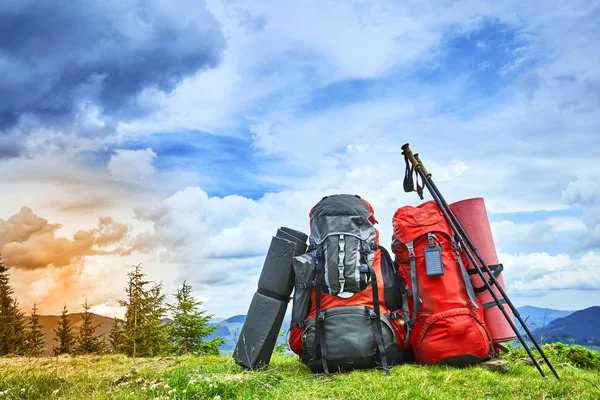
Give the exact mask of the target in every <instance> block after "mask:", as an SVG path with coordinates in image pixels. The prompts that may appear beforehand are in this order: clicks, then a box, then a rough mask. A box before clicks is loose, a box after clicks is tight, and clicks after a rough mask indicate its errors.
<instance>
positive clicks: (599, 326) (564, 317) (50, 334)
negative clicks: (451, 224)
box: [40, 306, 600, 355]
mask: <svg viewBox="0 0 600 400" xmlns="http://www.w3.org/2000/svg"><path fill="white" fill-rule="evenodd" d="M517 309H518V311H519V314H521V317H522V318H523V320H524V321H525V322H526V324H527V326H528V327H529V329H530V330H531V332H532V333H533V334H534V336H536V337H537V338H540V337H543V341H544V343H550V342H556V341H560V342H563V343H581V344H589V343H590V342H591V341H600V307H590V308H586V309H584V310H580V311H565V310H555V309H551V308H541V307H532V306H523V307H518V308H517ZM92 316H93V322H94V324H96V325H100V326H99V327H98V328H97V329H96V333H97V334H98V335H99V336H100V338H101V339H102V340H106V342H107V343H108V336H109V335H110V329H111V326H112V323H113V320H112V318H109V317H105V316H102V315H97V314H92ZM68 318H69V320H70V321H71V324H72V326H73V329H74V330H75V331H77V330H78V329H79V327H80V326H81V322H82V321H81V315H80V314H78V313H77V314H70V315H68ZM59 319H60V316H55V315H41V316H40V322H41V324H42V326H43V331H44V334H45V335H46V349H45V354H46V355H51V354H52V348H53V347H54V346H55V345H56V342H54V340H53V339H54V336H55V335H54V331H53V329H54V328H56V326H57V324H58V321H59ZM244 321H246V316H245V315H235V316H233V317H230V318H227V319H224V318H214V319H213V322H212V323H213V325H216V326H217V329H215V331H214V332H213V333H212V334H211V335H210V336H209V337H208V338H207V339H206V340H210V339H212V338H214V337H217V336H221V337H222V338H223V339H225V343H224V344H223V345H222V346H221V350H223V351H231V350H233V349H234V348H235V345H236V343H237V338H238V336H239V333H240V331H241V330H242V326H243V325H244ZM164 322H167V319H166V320H165V321H164ZM515 323H516V324H517V325H518V323H517V322H516V321H515ZM289 326H290V316H289V315H286V317H285V319H284V321H283V324H282V326H281V330H282V331H284V332H287V330H288V327H289ZM286 340H287V337H285V336H284V337H280V338H279V339H278V343H284V342H286Z"/></svg>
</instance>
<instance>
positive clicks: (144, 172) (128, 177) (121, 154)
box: [108, 148, 156, 183]
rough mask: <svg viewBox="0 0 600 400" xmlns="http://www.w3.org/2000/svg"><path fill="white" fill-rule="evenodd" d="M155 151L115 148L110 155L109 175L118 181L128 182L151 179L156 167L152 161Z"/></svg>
mask: <svg viewBox="0 0 600 400" xmlns="http://www.w3.org/2000/svg"><path fill="white" fill-rule="evenodd" d="M155 158H156V153H155V152H154V151H152V149H149V148H148V149H146V150H121V149H118V150H115V154H113V155H112V156H111V157H110V161H109V162H108V171H109V173H110V175H111V176H112V177H113V178H115V179H117V180H120V181H123V182H129V183H140V182H145V181H147V180H148V179H152V178H153V176H154V174H155V173H156V169H155V168H154V166H153V165H152V162H153V161H154V159H155Z"/></svg>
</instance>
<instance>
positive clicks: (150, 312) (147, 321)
mask: <svg viewBox="0 0 600 400" xmlns="http://www.w3.org/2000/svg"><path fill="white" fill-rule="evenodd" d="M142 310H143V313H144V319H143V324H142V329H141V332H142V337H143V352H142V353H143V355H144V356H146V357H148V356H156V355H159V354H163V353H165V352H167V351H168V347H169V336H168V330H167V326H166V325H165V324H164V323H163V318H164V317H165V314H166V311H167V309H166V307H165V295H164V294H162V284H160V283H159V284H156V283H155V284H154V285H153V286H152V287H150V288H149V289H148V290H146V291H145V292H144V301H143V307H142Z"/></svg>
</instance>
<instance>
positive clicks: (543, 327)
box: [208, 306, 600, 351]
mask: <svg viewBox="0 0 600 400" xmlns="http://www.w3.org/2000/svg"><path fill="white" fill-rule="evenodd" d="M594 308H598V309H599V310H598V311H597V315H598V317H599V318H600V307H591V308H588V309H586V310H591V309H594ZM517 310H518V311H519V314H520V315H521V318H523V320H524V321H525V323H526V324H527V327H528V328H529V330H530V331H531V332H532V333H533V334H534V335H539V334H540V333H541V332H546V331H547V329H549V328H550V327H551V325H550V324H551V323H552V322H554V321H556V320H558V319H564V317H567V316H569V315H571V314H574V312H573V311H565V310H555V309H551V308H541V307H533V306H523V307H518V308H517ZM586 310H582V311H586ZM579 312H581V311H577V312H576V313H579ZM593 313H594V312H592V314H593ZM245 320H246V316H245V315H235V316H233V317H230V318H227V319H224V320H222V321H220V322H218V323H216V325H217V329H216V330H215V331H214V332H213V333H212V335H211V336H210V337H209V338H208V339H212V338H214V337H217V336H221V337H222V338H223V339H225V343H224V344H223V345H222V346H221V350H225V351H229V350H233V349H235V345H236V343H237V338H238V336H239V334H240V331H241V329H242V326H243V325H244V321H245ZM515 324H516V325H517V326H519V324H518V322H517V321H516V319H515ZM584 325H586V324H584ZM289 326H290V316H289V315H287V316H286V317H285V319H284V321H283V324H282V326H281V330H282V331H285V332H287V329H288V327H289ZM552 326H554V325H552ZM519 328H520V326H519ZM588 328H589V329H588ZM594 328H596V329H600V320H598V321H597V322H595V326H594V327H587V326H584V327H583V328H582V332H578V333H577V335H578V336H574V337H584V336H586V335H592V334H593V333H592V332H593V330H594ZM564 329H566V331H565V332H570V330H569V327H568V326H567V327H565V328H564ZM538 331H539V332H538ZM583 332H586V333H583ZM596 337H598V338H600V335H598V336H596ZM286 339H287V338H286V337H280V338H279V339H278V342H279V343H283V342H285V341H286ZM544 341H545V342H548V340H547V339H545V340H544Z"/></svg>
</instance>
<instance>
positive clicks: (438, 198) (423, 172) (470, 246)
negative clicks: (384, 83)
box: [402, 143, 560, 380]
mask: <svg viewBox="0 0 600 400" xmlns="http://www.w3.org/2000/svg"><path fill="white" fill-rule="evenodd" d="M402 150H403V153H402V154H404V155H405V156H406V157H407V159H408V160H409V161H410V162H411V163H412V164H413V166H414V169H415V171H416V173H417V174H418V175H419V176H420V177H421V178H422V180H423V182H424V184H425V185H426V186H427V189H428V190H429V192H430V194H431V196H432V197H433V199H434V200H435V202H436V204H437V206H438V208H439V209H440V211H441V212H442V214H443V215H444V218H445V219H446V221H447V222H448V225H450V228H451V229H452V231H453V232H454V234H455V235H456V238H457V241H458V242H459V243H460V244H461V246H462V247H463V249H464V250H465V253H466V254H467V257H468V258H469V260H470V261H471V264H473V266H474V267H475V270H476V271H477V274H478V275H479V276H480V278H481V279H482V281H483V283H484V285H485V288H486V289H487V290H488V291H489V292H490V294H491V295H492V298H493V299H494V302H495V303H496V305H497V306H498V308H499V309H500V311H501V312H502V314H503V315H504V318H505V319H506V321H507V322H508V324H509V325H510V327H511V328H512V330H513V331H514V333H515V335H516V336H517V338H518V339H519V341H520V342H521V345H522V346H523V348H524V349H525V350H526V351H527V354H528V355H529V357H530V358H531V360H532V361H533V363H534V364H535V366H536V368H537V369H538V371H539V372H540V374H541V375H542V376H543V377H544V378H545V377H546V375H545V374H544V371H543V370H542V368H541V367H540V365H539V363H538V362H537V360H536V359H535V357H534V355H533V353H532V352H531V349H530V348H529V346H528V345H527V343H526V342H525V340H524V339H523V336H522V335H521V334H520V333H519V331H518V329H517V327H516V326H515V324H514V322H513V321H512V319H511V318H510V316H509V315H508V313H507V312H506V310H505V309H504V307H503V306H502V302H501V301H500V299H499V298H498V296H497V294H496V293H495V292H494V290H493V289H492V286H491V284H490V282H489V281H488V280H487V278H486V277H485V276H484V272H483V271H482V269H481V268H482V267H483V269H484V270H485V272H486V273H487V274H488V275H489V276H490V278H491V283H492V284H495V285H496V287H497V288H498V290H499V292H500V294H501V295H502V296H503V298H504V301H505V302H506V304H508V306H509V307H510V309H511V311H513V314H514V315H515V316H516V317H517V319H518V320H519V323H520V324H521V325H522V326H523V328H524V329H525V331H526V333H527V335H528V336H529V338H530V339H531V341H532V342H533V344H534V345H535V347H536V348H537V350H538V351H539V352H540V354H541V355H542V357H543V358H544V361H545V362H546V363H547V364H548V366H549V367H550V369H551V370H552V372H553V373H554V375H555V376H556V378H557V379H559V380H560V377H559V376H558V374H557V373H556V371H555V370H554V368H553V367H552V364H551V363H550V361H549V360H548V358H547V357H546V355H545V354H544V351H543V350H542V348H541V347H540V346H539V344H538V343H537V341H536V340H535V339H534V337H533V335H532V334H531V332H530V331H529V329H528V328H527V325H525V322H524V321H523V319H522V318H521V316H520V315H519V313H518V311H517V310H516V308H515V307H514V305H513V304H512V302H511V301H510V299H509V298H508V296H507V295H506V292H505V291H504V289H502V287H501V286H500V284H499V282H498V281H497V279H496V277H495V276H494V275H493V273H492V271H491V270H490V269H489V267H488V266H487V264H486V263H485V261H484V260H483V257H482V256H481V254H479V251H478V250H477V247H476V246H475V244H474V243H473V241H472V240H471V239H470V238H469V236H468V234H467V233H466V232H465V230H464V228H463V227H462V225H461V224H460V222H459V221H458V219H457V218H456V216H455V215H454V213H453V212H452V210H451V209H450V207H449V206H448V203H447V202H446V200H445V199H444V197H443V196H442V194H441V193H440V192H439V190H438V188H437V187H436V186H435V183H434V182H433V180H432V179H431V174H430V173H429V172H428V171H427V169H425V167H424V166H423V163H422V162H421V160H420V159H419V158H418V154H416V155H413V153H412V151H411V150H410V148H409V145H408V143H407V144H405V145H404V146H402ZM455 222H456V223H455ZM458 227H460V229H459V228H458ZM463 236H464V237H465V238H466V239H467V243H466V245H465V240H464V239H463ZM471 251H472V252H473V253H475V255H476V256H477V258H478V259H479V261H480V262H481V265H482V267H480V266H479V264H477V262H476V260H475V257H474V256H473V254H472V253H471Z"/></svg>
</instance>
